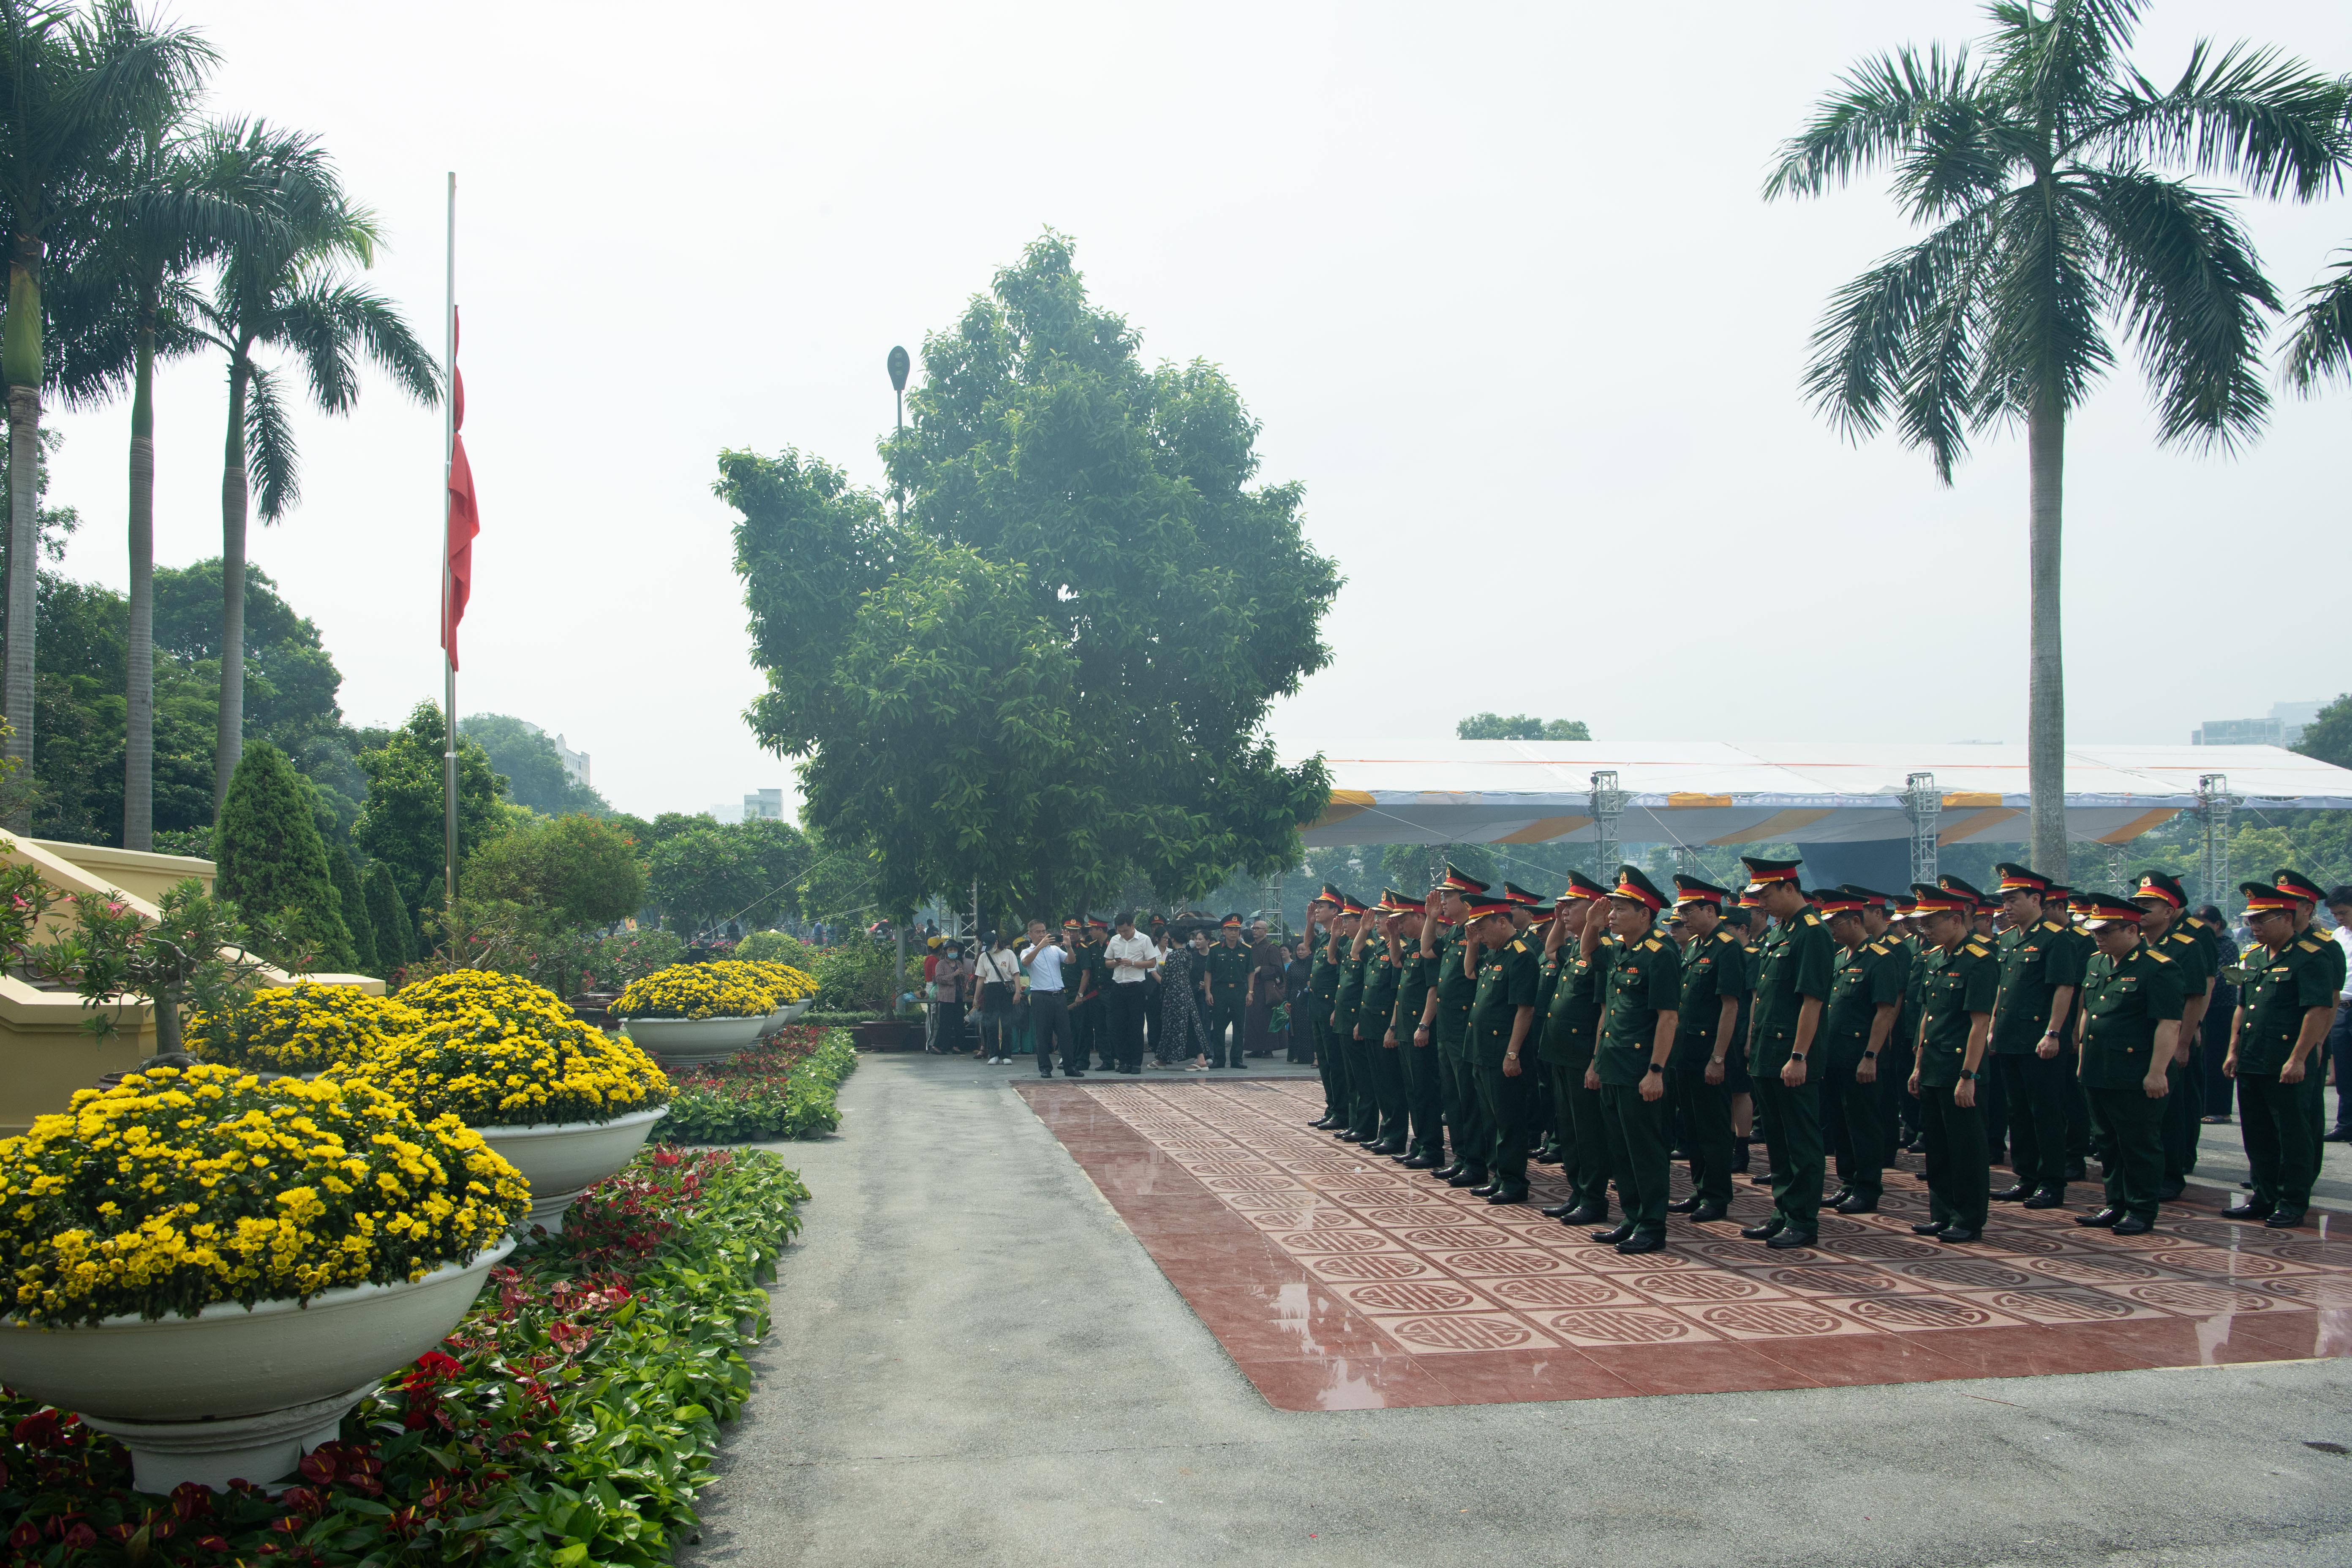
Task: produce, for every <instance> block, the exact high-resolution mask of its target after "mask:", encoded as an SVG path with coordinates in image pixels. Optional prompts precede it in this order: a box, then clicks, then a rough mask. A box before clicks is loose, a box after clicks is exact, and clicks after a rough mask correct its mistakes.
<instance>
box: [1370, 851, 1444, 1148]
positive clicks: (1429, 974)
mask: <svg viewBox="0 0 2352 1568" xmlns="http://www.w3.org/2000/svg"><path fill="white" fill-rule="evenodd" d="M1437 907H1438V895H1437V894H1436V893H1434V892H1433V893H1431V894H1430V895H1429V896H1428V897H1427V898H1425V899H1423V900H1422V901H1421V902H1420V903H1419V904H1416V905H1414V906H1412V908H1410V909H1408V910H1405V911H1404V914H1403V915H1402V918H1400V919H1399V920H1398V921H1397V937H1398V941H1399V942H1400V944H1401V947H1402V953H1401V957H1402V963H1400V964H1399V965H1398V968H1397V992H1396V1006H1395V1007H1394V1008H1393V1009H1391V1012H1390V1015H1389V1031H1388V1034H1387V1035H1386V1036H1385V1037H1383V1038H1382V1040H1381V1045H1382V1046H1384V1047H1389V1048H1391V1049H1393V1050H1394V1051H1395V1052H1396V1055H1397V1065H1398V1066H1399V1067H1401V1068H1403V1070H1404V1102H1405V1119H1406V1121H1407V1124H1408V1125H1409V1126H1410V1127H1411V1129H1412V1135H1411V1138H1410V1140H1409V1146H1408V1147H1407V1148H1406V1150H1405V1152H1404V1153H1403V1154H1402V1155H1401V1156H1400V1157H1399V1163H1402V1165H1403V1166H1404V1167H1405V1169H1407V1170H1409V1171H1434V1170H1436V1169H1438V1168H1439V1167H1441V1166H1443V1165H1444V1163H1445V1079H1444V1073H1443V1072H1442V1071H1441V1070H1440V1069H1439V1065H1438V1060H1437V1047H1436V1037H1435V1031H1433V1029H1431V1028H1430V1026H1429V1022H1428V1014H1429V998H1430V983H1431V981H1432V980H1433V979H1434V978H1435V976H1436V972H1437V959H1436V957H1435V955H1434V954H1433V952H1431V951H1430V947H1429V944H1428V943H1427V942H1424V941H1423V933H1424V932H1425V931H1429V930H1430V929H1431V928H1432V927H1433V926H1434V925H1435V924H1436V923H1437Z"/></svg>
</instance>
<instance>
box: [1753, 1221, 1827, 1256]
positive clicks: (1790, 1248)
mask: <svg viewBox="0 0 2352 1568" xmlns="http://www.w3.org/2000/svg"><path fill="white" fill-rule="evenodd" d="M1814 1239H1815V1238H1814V1236H1813V1233H1812V1232H1811V1231H1810V1230H1799V1229H1797V1228H1796V1227H1795V1226H1790V1228H1789V1229H1787V1230H1784V1231H1782V1232H1781V1233H1780V1235H1778V1236H1776V1237H1773V1238H1772V1239H1771V1240H1769V1241H1768V1242H1766V1243H1765V1244H1764V1245H1765V1246H1767V1247H1770V1248H1771V1249H1772V1250H1773V1251H1775V1252H1794V1251H1796V1250H1797V1248H1799V1247H1811V1246H1812V1245H1813V1242H1814Z"/></svg>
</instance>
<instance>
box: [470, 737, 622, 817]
mask: <svg viewBox="0 0 2352 1568" xmlns="http://www.w3.org/2000/svg"><path fill="white" fill-rule="evenodd" d="M457 732H458V733H459V734H461V735H466V736H469V737H471V738H472V739H473V740H475V741H478V742H480V743H481V747H482V750H483V751H485V752H488V753H489V757H490V766H492V767H494V768H496V769H498V770H499V773H500V774H501V775H503V776H504V777H505V779H506V781H507V798H508V799H509V800H511V801H513V802H514V803H515V804H516V805H527V806H529V807H530V809H531V810H533V811H535V812H538V813H539V814H540V815H541V816H563V815H565V814H566V813H568V812H582V811H584V812H586V813H588V814H589V815H590V816H611V815H612V814H613V808H612V806H611V805H610V804H608V803H607V802H606V801H605V799H604V796H603V795H599V794H597V793H596V791H594V790H593V789H591V788H590V787H589V786H588V785H586V784H582V783H581V782H580V781H579V780H578V779H575V778H573V777H572V775H571V774H570V773H567V772H565V771H564V767H563V759H562V757H561V756H559V755H558V754H557V753H556V750H555V742H553V741H551V740H550V739H549V738H548V734H547V731H544V730H542V729H541V728H540V727H539V726H538V725H536V724H531V723H526V722H525V721H522V720H520V719H515V718H510V717H509V716H508V715H506V714H504V713H476V714H473V715H471V716H470V717H467V718H464V719H460V720H458V721H457Z"/></svg>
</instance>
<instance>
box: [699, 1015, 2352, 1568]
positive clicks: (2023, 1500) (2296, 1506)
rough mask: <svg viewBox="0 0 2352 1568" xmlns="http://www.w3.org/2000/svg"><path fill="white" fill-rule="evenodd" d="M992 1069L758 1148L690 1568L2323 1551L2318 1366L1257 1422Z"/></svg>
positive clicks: (861, 1091) (2325, 1480)
mask: <svg viewBox="0 0 2352 1568" xmlns="http://www.w3.org/2000/svg"><path fill="white" fill-rule="evenodd" d="M1011 1070H1013V1069H1007V1068H982V1067H978V1066H975V1065H973V1064H971V1063H968V1062H964V1061H961V1060H959V1061H946V1060H941V1059H940V1058H926V1057H868V1058H866V1059H865V1060H864V1062H863V1063H862V1065H861V1066H860V1068H859V1069H858V1071H857V1073H856V1075H855V1076H854V1077H853V1078H852V1079H850V1080H849V1082H848V1084H847V1086H846V1087H845V1090H844V1092H843V1097H842V1098H843V1113H844V1114H843V1131H842V1132H841V1133H840V1134H839V1135H838V1136H836V1137H835V1138H832V1139H829V1140H827V1141H825V1142H822V1143H814V1144H792V1145H785V1146H784V1152H785V1153H786V1155H787V1157H788V1158H790V1159H791V1160H792V1161H793V1163H795V1164H796V1165H798V1166H799V1168H800V1169H801V1171H802V1172H803V1174H804V1175H805V1176H806V1178H807V1181H808V1184H809V1185H810V1187H811V1188H812V1190H813V1191H814V1194H815V1198H814V1202H813V1203H812V1204H811V1205H809V1208H808V1210H807V1220H808V1226H807V1229H806V1231H805V1232H804V1233H803V1240H802V1243H801V1244H800V1245H799V1246H798V1247H795V1248H794V1249H793V1254H792V1256H790V1257H789V1258H787V1259H786V1260H785V1262H784V1264H783V1265H782V1269H781V1272H780V1276H779V1279H778V1280H777V1282H776V1285H775V1288H774V1297H775V1309H774V1316H775V1321H776V1330H775V1332H774V1334H773V1336H772V1338H771V1340H770V1341H769V1342H768V1344H767V1345H766V1346H765V1347H764V1349H763V1350H762V1351H761V1354H760V1356H759V1358H758V1362H759V1371H760V1383H759V1386H758V1390H757V1392H756V1393H755V1394H754V1396H753V1398H752V1401H751V1405H750V1407H749V1409H748V1411H747V1412H746V1415H745V1417H744V1419H743V1420H742V1422H741V1423H740V1425H739V1426H737V1427H736V1428H735V1429H734V1430H733V1431H731V1432H730V1435H729V1439H728V1449H727V1454H726V1457H725V1459H724V1461H723V1463H722V1473H721V1476H720V1478H719V1481H718V1483H717V1485H716V1486H715V1487H714V1488H713V1489H712V1490H711V1492H710V1493H709V1495H708V1496H707V1497H706V1500H705V1505H704V1510H703V1511H704V1516H705V1520H706V1532H705V1535H704V1538H703V1540H702V1542H701V1543H700V1545H699V1546H698V1547H696V1548H694V1549H693V1550H692V1551H690V1552H689V1553H688V1563H689V1564H690V1568H715V1565H719V1564H725V1565H727V1568H782V1565H785V1564H801V1563H809V1564H824V1565H825V1568H854V1565H858V1564H868V1563H871V1564H890V1565H893V1568H897V1565H902V1564H931V1563H950V1564H955V1565H957V1568H966V1565H971V1568H980V1565H986V1564H997V1563H1004V1564H1019V1565H1021V1568H1035V1565H1039V1564H1060V1563H1072V1564H1085V1565H1087V1568H1104V1565H1121V1568H1123V1565H1127V1564H1137V1565H1150V1564H1162V1563H1166V1564H1188V1565H1189V1564H1202V1563H1215V1564H1220V1565H1223V1564H1241V1565H1250V1564H1256V1563H1277V1562H1280V1563H1287V1562H1291V1561H1306V1560H1312V1559H1316V1558H1328V1560H1329V1561H1331V1562H1334V1563H1360V1564H1385V1563H1412V1564H1415V1565H1416V1568H1427V1565H1429V1564H1432V1563H1445V1564H1447V1568H1457V1565H1462V1564H1483V1563H1515V1564H1528V1563H1578V1564H1580V1565H1583V1564H1592V1565H1596V1568H1614V1565H1617V1564H1625V1565H1627V1568H1633V1565H1636V1564H1638V1565H1639V1568H1681V1565H1684V1564H1691V1565H1698V1564H1717V1563H1721V1564H1727V1565H1729V1564H1738V1565H1740V1568H1780V1565H1783V1564H1785V1565H1788V1568H1843V1565H1847V1564H1854V1565H1861V1564H1890V1565H1892V1564H1901V1565H1903V1568H1946V1565H1951V1568H1960V1565H1969V1568H1980V1565H1987V1568H1989V1565H2005V1564H2012V1563H2015V1564H2025V1563H2033V1564H2043V1563H2048V1564H2060V1563H2064V1564H2075V1563H2099V1564H2102V1565H2105V1568H2126V1565H2128V1568H2142V1565H2146V1568H2156V1565H2158V1564H2162V1565H2164V1568H2294V1565H2302V1564H2323V1563H2325V1564H2340V1563H2347V1562H2352V1455H2342V1456H2339V1455H2335V1454H2330V1453H2326V1452H2324V1451H2321V1450H2319V1449H2315V1448H2313V1447H2309V1446H2308V1445H2309V1444H2312V1443H2315V1442H2317V1443H2334V1444H2338V1445H2343V1446H2345V1447H2352V1365H2347V1363H2345V1362H2342V1361H2328V1362H2297V1363H2263V1364H2253V1365H2236V1366H2225V1367H2212V1368H2202V1369H2192V1370H2187V1371H2148V1372H2126V1373H2098V1374H2093V1375H2084V1376H2053V1377H2043V1378H2030V1379H2018V1378H2011V1379H2000V1380H1996V1381H1983V1382H1946V1383H1931V1384H1908V1385H1903V1386H1895V1387H1863V1388H1849V1389H1806V1390H1791V1391H1786V1392H1776V1393H1762V1394H1706V1395H1683V1396H1659V1397H1649V1398H1633V1399H1591V1400H1580V1401H1575V1402H1572V1403H1561V1404H1534V1405H1526V1404H1521V1405H1455V1406H1447V1407H1440V1408H1433V1409H1414V1410H1373V1411H1336V1412H1328V1413H1317V1414H1290V1413H1285V1412H1279V1411H1276V1410H1274V1409H1272V1408H1270V1407H1269V1406H1268V1405H1266V1403H1265V1400H1263V1399H1262V1398H1260V1397H1259V1395H1258V1394H1257V1393H1256V1391H1255V1389H1253V1388H1252V1387H1251V1386H1250V1384H1248V1383H1247V1382H1246V1381H1245V1380H1244V1378H1243V1377H1242V1376H1241V1374H1240V1373H1238V1372H1237V1371H1236V1370H1235V1368H1234V1364H1233V1363H1232V1361H1231V1360H1230V1359H1229V1358H1228V1357H1227V1356H1226V1355H1225V1353H1224V1352H1223V1349H1222V1348H1221V1347H1220V1346H1219V1345H1218V1343H1217V1342H1216V1341H1215V1340H1214V1339H1213V1337H1212V1336H1211V1335H1210V1334H1209V1332H1208V1331H1207V1330H1205V1329H1204V1328H1203V1327H1202V1325H1201V1323H1200V1321H1198V1320H1197V1319H1196V1318H1194V1317H1193V1315H1192V1312H1191V1311H1190V1310H1188V1309H1187V1308H1186V1307H1185V1305H1184V1303H1183V1301H1182V1300H1181V1298H1179V1297H1178V1296H1177V1294H1176V1293H1175V1291H1174V1290H1173V1289H1171V1287H1170V1286H1169V1285H1168V1283H1167V1281H1166V1280H1165V1279H1163V1278H1162V1277H1161V1275H1160V1271H1159V1269H1158V1268H1156V1267H1155V1266H1154V1265H1153V1264H1152V1262H1151V1260H1150V1258H1149V1257H1148V1256H1147V1255H1146V1254H1145V1252H1144V1250H1143V1248H1142V1247H1140V1246H1139V1244H1138V1243H1137V1242H1136V1240H1135V1239H1134V1237H1132V1236H1131V1235H1129V1233H1128V1231H1127V1229H1126V1227H1125V1226H1123V1225H1122V1224H1121V1223H1120V1221H1119V1220H1118V1216H1117V1215H1116V1214H1114V1213H1113V1212H1112V1210H1111V1208H1110V1206H1109V1205H1108V1203H1106V1202H1105V1201H1104V1199H1103V1198H1102V1197H1101V1195H1100V1194H1098V1193H1097V1191H1096V1189H1095V1187H1094V1185H1093V1184H1092V1183H1091V1182H1090V1181H1088V1180H1087V1177H1086V1176H1085V1174H1084V1173H1082V1172H1080V1171H1079V1169H1078V1168H1077V1166H1076V1164H1075V1163H1073V1162H1072V1161H1071V1160H1070V1158H1069V1156H1068V1155H1067V1154H1066V1153H1065V1152H1063V1150H1062V1148H1061V1146H1060V1145H1059V1144H1058V1143H1057V1142H1055V1139H1054V1137H1053V1136H1052V1134H1051V1133H1050V1132H1049V1131H1047V1130H1046V1129H1045V1126H1044V1125H1043V1124H1042V1123H1041V1122H1040V1121H1038V1120H1037V1118H1036V1116H1035V1115H1034V1113H1033V1112H1032V1111H1031V1110H1030V1109H1029V1108H1028V1106H1027V1105H1025V1104H1024V1103H1023V1102H1022V1100H1020V1099H1019V1097H1018V1096H1017V1095H1016V1094H1014V1093H1013V1087H1012V1084H1013V1079H1012V1078H1011V1077H1010V1072H1011ZM1018 1070H1024V1071H1025V1070H1026V1069H1025V1068H1024V1069H1018ZM1129 1081H1132V1080H1129ZM2217 1131H2224V1132H2227V1131H2231V1129H2219V1130H2217Z"/></svg>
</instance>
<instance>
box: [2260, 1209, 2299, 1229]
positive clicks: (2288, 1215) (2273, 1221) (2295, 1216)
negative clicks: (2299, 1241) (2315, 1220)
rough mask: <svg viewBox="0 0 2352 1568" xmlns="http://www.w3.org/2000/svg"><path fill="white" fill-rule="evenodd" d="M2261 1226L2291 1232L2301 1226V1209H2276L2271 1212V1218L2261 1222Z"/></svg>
mask: <svg viewBox="0 0 2352 1568" xmlns="http://www.w3.org/2000/svg"><path fill="white" fill-rule="evenodd" d="M2263 1224H2264V1225H2266V1226H2269V1227H2270V1228H2271V1229H2273V1230H2293V1229H2294V1228H2295V1227H2296V1226H2300V1225H2302V1224H2303V1211H2302V1210H2301V1209H2277V1210H2274V1211H2273V1212H2272V1215H2271V1217H2270V1218H2268V1219H2266V1220H2264V1221H2263Z"/></svg>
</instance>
